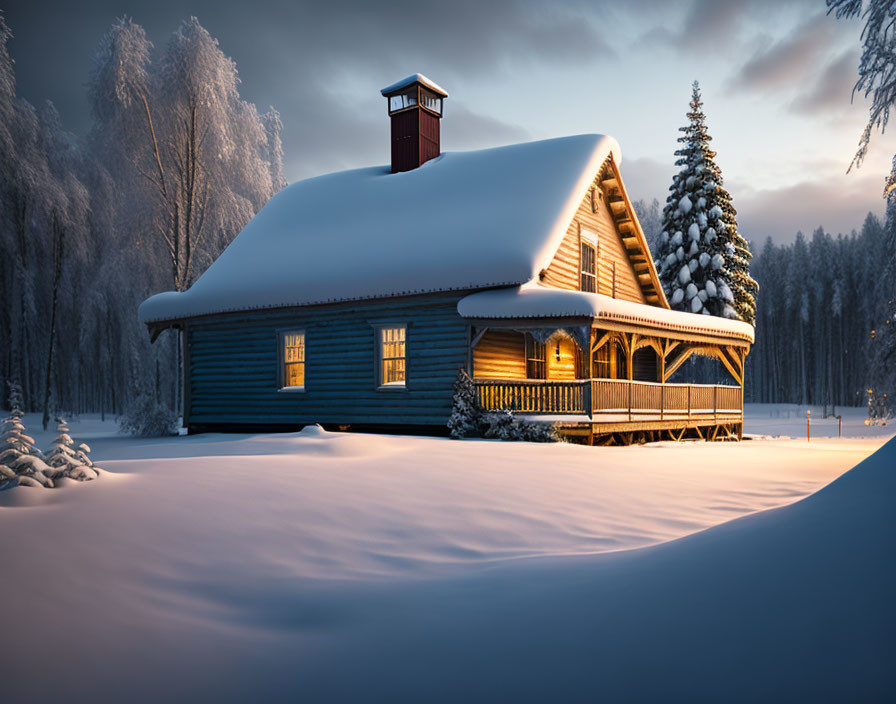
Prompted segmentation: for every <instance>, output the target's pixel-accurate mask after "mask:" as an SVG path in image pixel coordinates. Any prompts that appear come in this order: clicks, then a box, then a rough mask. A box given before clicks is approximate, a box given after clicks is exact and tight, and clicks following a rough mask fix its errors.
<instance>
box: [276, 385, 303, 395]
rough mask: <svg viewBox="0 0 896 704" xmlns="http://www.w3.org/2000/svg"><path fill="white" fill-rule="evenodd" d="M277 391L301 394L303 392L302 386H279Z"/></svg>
mask: <svg viewBox="0 0 896 704" xmlns="http://www.w3.org/2000/svg"><path fill="white" fill-rule="evenodd" d="M277 393H278V394H280V393H286V394H303V393H305V387H304V386H281V387H280V388H279V389H277Z"/></svg>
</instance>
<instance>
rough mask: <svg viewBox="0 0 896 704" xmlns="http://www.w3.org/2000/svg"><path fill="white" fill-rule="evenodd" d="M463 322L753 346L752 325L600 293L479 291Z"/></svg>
mask: <svg viewBox="0 0 896 704" xmlns="http://www.w3.org/2000/svg"><path fill="white" fill-rule="evenodd" d="M457 312H458V313H460V315H461V316H463V317H464V318H483V319H489V318H492V319H495V318H503V319H507V318H511V319H522V318H557V317H569V318H578V317H584V318H594V319H596V320H606V321H612V322H620V323H627V324H636V325H645V326H649V327H653V328H662V329H665V330H670V331H675V332H685V333H687V332H690V333H698V334H703V335H713V336H721V337H732V338H737V339H740V340H746V341H747V342H751V343H752V342H753V326H752V325H750V324H749V323H745V322H743V321H741V320H728V319H727V318H718V317H715V316H711V315H697V314H694V313H683V312H681V311H677V310H669V309H668V308H659V307H656V306H646V305H644V304H643V303H634V302H632V301H623V300H620V299H618V298H610V297H609V296H605V295H603V294H601V293H587V292H586V291H568V290H563V289H555V288H547V287H545V286H539V285H538V284H529V285H526V286H513V287H510V288H501V289H493V290H490V291H480V292H478V293H473V294H470V295H469V296H466V297H464V298H462V299H460V301H458V304H457Z"/></svg>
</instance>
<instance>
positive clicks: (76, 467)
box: [45, 418, 99, 482]
mask: <svg viewBox="0 0 896 704" xmlns="http://www.w3.org/2000/svg"><path fill="white" fill-rule="evenodd" d="M56 432H58V433H59V434H58V435H57V436H56V439H55V440H53V445H52V447H51V448H50V451H49V452H48V453H47V457H46V460H47V464H48V465H49V466H50V469H49V471H47V472H45V474H49V475H50V476H51V477H52V478H53V479H58V478H60V477H66V478H68V479H75V480H77V481H79V482H86V481H90V480H91V479H96V478H97V477H98V476H99V475H98V474H97V472H96V470H95V469H94V465H93V462H91V461H90V457H89V456H88V454H87V453H88V452H90V447H88V446H87V445H86V444H84V443H81V444H80V445H78V446H77V447H76V446H75V442H74V440H72V438H71V436H70V435H69V434H68V432H69V428H68V425H67V424H66V422H65V419H64V418H57V419H56Z"/></svg>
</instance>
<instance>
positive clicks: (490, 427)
mask: <svg viewBox="0 0 896 704" xmlns="http://www.w3.org/2000/svg"><path fill="white" fill-rule="evenodd" d="M448 429H449V430H450V431H451V437H453V438H455V439H460V438H469V437H486V438H494V439H496V440H522V441H529V442H557V441H558V440H559V437H558V435H557V431H556V430H555V428H554V426H553V425H552V424H550V423H538V422H532V421H527V420H524V419H522V418H518V417H516V416H515V415H514V414H513V413H512V412H511V411H509V410H506V409H505V410H501V411H492V412H488V413H486V412H484V411H483V410H482V407H481V406H480V405H479V398H478V397H477V395H476V385H475V384H474V383H473V379H471V378H470V375H469V374H468V373H467V371H466V370H465V369H461V370H460V371H459V372H458V373H457V379H456V380H455V382H454V398H453V402H452V409H451V417H450V418H449V419H448Z"/></svg>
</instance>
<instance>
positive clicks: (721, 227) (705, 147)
mask: <svg viewBox="0 0 896 704" xmlns="http://www.w3.org/2000/svg"><path fill="white" fill-rule="evenodd" d="M690 108H691V109H690V112H688V119H689V120H690V124H688V126H686V127H681V128H680V131H681V132H683V133H684V134H683V136H681V137H679V138H678V141H679V142H680V143H681V144H682V145H683V146H682V148H681V149H678V150H677V151H676V152H675V155H676V156H677V157H679V158H678V160H677V161H676V162H675V165H676V166H680V167H681V170H680V171H679V172H678V173H677V174H676V175H675V176H674V177H673V179H672V185H671V186H670V187H669V191H670V193H669V197H668V198H667V199H666V206H665V208H664V209H663V231H662V234H661V235H660V239H659V242H658V246H657V249H656V267H657V272H658V274H659V277H660V282H661V283H662V285H663V289H664V291H665V293H666V297H667V298H668V299H669V304H670V305H671V306H672V308H673V309H675V310H682V311H687V312H689V313H703V314H706V315H715V316H719V317H723V318H732V319H739V320H743V321H746V322H748V323H750V324H753V321H754V318H755V314H756V295H757V292H758V290H759V287H758V285H757V284H756V282H755V281H754V280H753V279H752V278H751V277H750V260H751V259H752V254H751V253H750V245H749V244H748V243H747V241H746V240H745V239H744V238H743V237H741V235H740V234H739V233H738V231H737V220H736V215H737V211H736V210H735V209H734V206H733V205H732V203H731V196H730V195H729V193H728V191H726V190H725V189H724V188H723V187H722V183H723V181H722V172H721V169H719V167H718V166H717V165H716V163H715V155H716V153H715V152H714V151H712V150H711V149H710V148H709V142H710V141H711V139H712V138H711V137H710V136H709V132H708V130H707V128H706V116H705V115H704V114H703V109H702V108H703V102H702V100H701V98H700V87H699V85H698V84H697V82H696V81H695V82H694V88H693V94H692V97H691V103H690Z"/></svg>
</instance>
